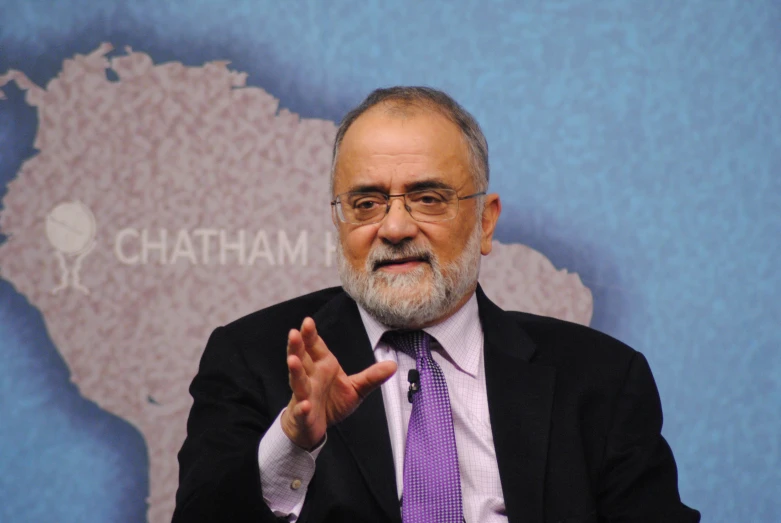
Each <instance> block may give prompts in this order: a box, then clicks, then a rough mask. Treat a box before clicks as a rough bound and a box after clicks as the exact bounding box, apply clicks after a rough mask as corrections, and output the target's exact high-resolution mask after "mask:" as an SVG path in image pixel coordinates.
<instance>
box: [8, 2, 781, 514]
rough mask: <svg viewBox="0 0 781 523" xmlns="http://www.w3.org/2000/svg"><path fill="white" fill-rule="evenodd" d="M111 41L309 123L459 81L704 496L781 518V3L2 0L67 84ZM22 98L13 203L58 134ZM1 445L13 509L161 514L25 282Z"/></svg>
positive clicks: (14, 122)
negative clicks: (214, 71)
mask: <svg viewBox="0 0 781 523" xmlns="http://www.w3.org/2000/svg"><path fill="white" fill-rule="evenodd" d="M102 41H110V42H112V43H113V44H114V45H115V47H116V48H121V47H122V46H123V45H130V46H132V47H133V48H134V49H136V50H139V51H144V52H146V53H149V54H150V55H151V56H152V57H153V58H154V60H155V61H157V62H160V61H168V60H176V61H182V62H184V63H186V64H190V65H199V64H201V63H203V62H205V61H208V60H216V59H229V60H231V61H232V67H234V68H235V69H237V70H241V71H246V72H248V73H249V80H248V83H249V84H250V85H256V86H260V87H263V88H264V89H266V90H267V91H268V92H270V93H271V94H273V95H274V96H276V97H277V98H279V99H280V100H281V105H282V106H283V107H287V108H289V109H291V110H292V111H294V112H297V113H299V114H301V115H302V116H305V117H319V118H327V119H331V120H338V119H339V118H340V117H341V116H342V115H343V114H344V113H345V112H346V111H347V110H348V108H350V107H351V106H352V105H354V104H356V103H358V102H359V101H360V100H361V98H362V97H363V96H365V94H367V93H368V92H369V91H370V90H371V89H373V88H375V87H377V86H383V85H391V84H428V85H433V86H436V87H440V88H443V89H445V90H447V91H449V92H450V93H451V94H452V95H453V96H454V97H455V98H456V99H457V100H459V101H460V102H462V103H463V105H465V106H466V107H467V109H469V110H470V111H472V112H473V113H474V114H475V116H476V117H477V118H478V120H479V121H480V122H481V123H482V125H483V127H484V130H485V132H486V134H487V136H488V140H489V143H490V146H491V161H492V168H493V170H492V173H493V174H492V182H491V185H492V189H493V190H494V191H497V192H499V193H500V194H501V195H502V198H503V201H504V209H505V210H504V215H503V216H502V219H501V221H500V225H499V231H498V236H499V239H500V240H502V241H504V242H519V243H525V244H527V245H530V246H531V247H534V248H535V249H537V250H539V251H541V252H542V253H544V254H545V255H546V256H548V257H549V258H550V259H551V260H552V261H553V262H554V264H555V265H556V266H558V267H566V268H568V269H570V270H571V271H575V272H577V273H579V274H580V275H581V277H582V279H583V281H584V282H585V283H586V285H588V286H589V287H590V288H591V289H592V291H593V293H594V301H595V303H594V309H595V315H594V320H593V326H595V327H596V328H598V329H600V330H603V331H605V332H608V333H609V334H612V335H614V336H616V337H618V338H620V339H622V340H623V341H625V342H627V343H629V344H630V345H632V346H634V347H635V348H637V349H638V350H641V351H642V352H644V353H645V354H646V356H647V357H648V359H649V360H650V362H651V365H652V368H653V369H654V372H655V375H656V378H657V382H658V385H659V389H660V392H661V395H662V401H663V404H664V407H665V414H666V416H665V429H664V434H665V436H666V437H667V438H668V440H669V441H670V443H671V446H672V447H673V450H674V452H675V454H676V457H677V460H678V466H679V474H680V488H681V494H682V497H683V499H684V500H685V501H686V502H687V503H688V504H690V505H692V506H694V507H697V508H699V509H700V510H702V512H703V515H704V518H703V520H704V521H714V522H734V521H752V522H768V523H769V522H778V521H781V498H779V496H778V494H779V492H781V415H779V413H781V352H780V351H781V328H780V325H781V275H780V274H781V271H779V270H778V260H779V259H781V3H779V2H778V0H751V1H746V0H676V1H673V0H658V1H647V0H645V1H640V0H638V1H635V0H600V1H593V0H588V1H586V0H557V1H547V2H543V1H524V2H518V1H513V2H510V1H507V2H498V1H494V2H488V1H483V2H476V1H475V2H467V1H458V2H456V1H453V2H441V3H436V2H379V1H362V2H357V1H347V0H340V1H331V2H317V1H311V2H298V1H294V2H267V1H258V0H253V1H249V0H247V1H243V2H242V1H222V2H220V1H216V0H205V1H204V0H202V1H199V2H194V1H184V0H169V1H166V2H157V1H152V0H138V1H135V2H132V3H129V4H128V5H125V4H124V3H123V2H117V1H109V0H103V1H101V2H93V1H88V0H82V1H70V2H55V1H41V0H37V1H36V0H1V1H0V73H2V72H5V71H6V70H7V69H9V68H16V69H20V70H22V71H24V72H25V73H26V74H27V75H28V76H29V77H30V78H31V79H32V80H34V81H35V82H36V83H38V84H39V85H45V84H46V83H47V81H48V80H50V79H51V78H53V77H54V76H55V75H56V74H57V73H58V71H59V69H60V66H61V64H62V61H63V60H64V59H65V58H68V57H71V56H72V55H73V54H75V53H86V52H88V51H91V50H93V49H94V48H95V47H97V45H98V44H99V43H100V42H102ZM6 92H7V93H8V94H9V99H8V100H6V101H2V102H0V184H1V185H0V186H2V192H3V194H4V193H5V186H6V184H7V183H8V182H9V181H10V180H12V179H13V178H14V177H15V176H16V173H17V171H18V169H19V167H20V165H21V163H22V162H23V161H24V160H25V159H26V158H28V157H29V156H30V155H31V154H33V153H34V151H33V149H32V141H33V138H34V136H35V130H36V125H37V122H36V116H35V111H34V109H32V108H29V107H28V106H27V105H26V104H25V103H24V100H23V95H22V93H21V92H20V91H18V90H17V89H16V88H15V87H9V88H7V89H6ZM204 342H205V340H204ZM0 449H1V450H0V520H2V521H62V522H66V521H73V522H77V521H78V522H84V521H117V522H120V521H128V522H129V521H140V520H143V518H144V514H145V512H146V507H145V501H144V498H145V496H146V494H147V492H148V488H149V487H148V480H147V467H148V464H147V459H148V458H147V455H146V450H145V445H144V441H143V439H142V438H141V435H140V434H139V433H138V432H137V431H136V430H135V429H133V428H132V427H131V426H130V425H128V424H126V423H125V422H123V421H122V420H120V419H117V418H115V417H113V416H111V415H109V414H107V413H105V412H103V411H101V410H100V409H98V408H97V407H96V406H95V405H94V404H92V403H90V402H88V401H86V400H84V399H83V398H81V397H80V396H79V395H78V393H77V392H76V389H75V388H74V387H73V386H72V385H71V384H70V383H69V379H68V372H67V369H66V367H65V364H64V362H63V360H62V359H61V358H60V356H59V355H58V353H57V351H56V348H55V347H54V346H53V345H52V343H51V341H50V339H49V338H48V336H47V334H46V331H45V327H44V324H43V321H42V318H41V316H40V313H39V312H38V311H37V310H36V309H35V308H34V307H33V306H32V305H30V304H29V303H28V302H27V301H26V300H25V299H24V297H23V296H21V295H19V294H18V293H16V291H15V290H14V289H13V287H12V286H11V285H10V284H9V283H8V282H5V281H0Z"/></svg>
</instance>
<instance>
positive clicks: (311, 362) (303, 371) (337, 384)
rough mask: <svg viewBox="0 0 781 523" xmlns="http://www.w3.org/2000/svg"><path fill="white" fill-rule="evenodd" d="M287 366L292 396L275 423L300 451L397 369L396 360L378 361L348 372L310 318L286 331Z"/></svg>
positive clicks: (310, 444)
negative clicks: (280, 426)
mask: <svg viewBox="0 0 781 523" xmlns="http://www.w3.org/2000/svg"><path fill="white" fill-rule="evenodd" d="M287 367H288V378H289V380H290V388H291V389H292V390H293V396H292V397H291V398H290V403H289V404H288V406H287V410H286V411H285V413H284V414H283V415H282V419H281V420H280V421H281V423H282V430H283V431H284V432H285V434H286V435H287V437H288V438H290V440H291V441H293V443H295V444H296V445H298V446H299V447H301V448H304V449H313V448H315V447H316V446H317V445H318V444H319V443H320V442H321V441H322V440H323V438H324V437H325V431H326V429H327V428H328V427H330V426H331V425H333V424H334V423H338V422H339V421H341V420H343V419H344V418H346V417H347V416H349V415H350V414H352V413H353V411H355V409H357V408H358V405H360V404H361V401H363V399H364V398H365V397H366V396H367V395H368V394H369V393H370V392H371V391H373V390H374V389H376V388H377V387H379V386H380V385H382V384H383V383H384V382H385V381H386V380H387V379H388V378H390V377H391V376H392V375H393V373H394V372H396V364H395V363H393V362H392V361H383V362H379V363H375V364H374V365H372V366H371V367H369V368H367V369H364V370H363V371H361V372H359V373H357V374H353V375H352V376H348V375H347V374H345V372H344V370H342V366H341V365H340V364H339V362H338V361H337V360H336V357H335V356H334V355H333V354H332V353H331V351H330V350H328V347H326V345H325V342H324V341H323V339H322V338H321V337H320V336H319V335H318V334H317V328H316V327H315V322H314V320H313V319H312V318H306V319H304V322H303V323H302V324H301V329H300V330H296V329H291V331H290V332H289V333H288V337H287Z"/></svg>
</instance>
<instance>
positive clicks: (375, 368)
mask: <svg viewBox="0 0 781 523" xmlns="http://www.w3.org/2000/svg"><path fill="white" fill-rule="evenodd" d="M395 373H396V363H394V362H392V361H381V362H379V363H375V364H374V365H372V366H371V367H369V368H367V369H364V370H362V371H361V372H359V373H358V374H353V375H352V376H350V381H352V384H353V387H355V392H357V393H358V395H359V396H360V397H361V398H365V397H366V396H367V395H368V394H369V393H370V392H372V391H373V390H374V389H376V388H377V387H379V386H380V385H382V384H383V383H385V382H386V381H388V379H389V378H390V377H391V376H393V375H394V374H395Z"/></svg>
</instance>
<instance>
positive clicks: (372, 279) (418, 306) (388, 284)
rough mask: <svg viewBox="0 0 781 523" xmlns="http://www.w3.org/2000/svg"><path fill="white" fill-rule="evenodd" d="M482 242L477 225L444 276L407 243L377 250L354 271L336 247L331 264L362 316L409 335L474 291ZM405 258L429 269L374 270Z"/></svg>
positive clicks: (421, 249)
mask: <svg viewBox="0 0 781 523" xmlns="http://www.w3.org/2000/svg"><path fill="white" fill-rule="evenodd" d="M481 236H482V228H481V227H480V223H479V222H478V224H477V226H476V227H475V230H474V231H473V232H472V234H471V235H470V236H469V239H468V240H467V243H466V245H465V246H464V250H463V252H462V253H461V255H460V256H459V257H458V258H456V259H455V260H454V261H453V262H451V263H449V264H448V265H447V266H446V267H445V268H446V270H444V271H443V267H442V266H441V264H440V262H439V259H438V258H437V255H436V254H435V253H434V252H433V251H432V250H431V249H430V248H429V247H427V246H418V245H414V244H412V243H411V242H410V241H404V242H401V243H399V244H396V245H391V244H386V243H382V244H380V245H378V246H377V247H375V248H373V249H372V250H371V252H369V256H368V257H367V259H366V265H365V267H364V269H363V270H362V271H359V270H355V269H353V267H352V266H351V265H350V263H349V262H348V261H347V260H346V259H345V256H344V250H343V248H342V243H341V241H340V242H338V243H337V248H336V258H337V262H338V267H339V277H340V278H341V280H342V287H344V290H345V291H346V292H347V294H349V295H350V296H351V297H352V299H354V300H355V301H356V303H358V305H360V306H361V307H363V308H364V309H365V310H366V312H368V313H369V314H371V315H372V316H373V317H374V318H375V319H376V320H377V321H379V322H380V323H382V324H384V325H387V326H388V327H392V328H396V329H400V328H403V329H410V328H418V327H421V326H423V325H427V324H430V323H432V322H433V321H435V320H438V319H440V318H442V317H444V316H445V315H447V314H448V313H450V312H453V309H454V308H455V306H456V305H458V302H460V301H461V299H462V298H463V297H464V296H466V295H467V294H468V293H470V292H472V291H473V290H474V288H475V286H476V285H477V276H478V274H479V272H480V256H481V253H480V238H481ZM407 257H420V258H423V259H426V260H427V261H428V263H423V264H421V265H420V266H418V267H416V268H415V269H413V270H412V271H410V272H407V273H404V274H391V273H387V272H383V271H379V270H377V267H378V263H380V262H382V261H387V260H394V259H400V258H407ZM445 273H447V275H445Z"/></svg>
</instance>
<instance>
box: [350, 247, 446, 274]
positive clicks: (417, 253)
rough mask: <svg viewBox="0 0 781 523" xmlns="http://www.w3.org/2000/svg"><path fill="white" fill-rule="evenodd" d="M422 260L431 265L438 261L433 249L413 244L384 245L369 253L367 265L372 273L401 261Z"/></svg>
mask: <svg viewBox="0 0 781 523" xmlns="http://www.w3.org/2000/svg"><path fill="white" fill-rule="evenodd" d="M409 259H414V260H420V261H424V262H426V263H428V264H431V262H432V261H433V260H435V259H436V257H435V255H434V253H433V252H432V251H431V249H429V248H427V247H424V246H422V245H415V244H413V243H411V242H402V243H397V244H388V243H383V244H380V245H378V246H377V247H375V248H374V249H372V250H371V252H370V253H369V256H368V258H367V259H366V264H367V266H368V267H369V269H371V270H372V271H376V270H377V269H379V268H380V267H382V266H383V265H387V264H389V263H394V262H398V261H401V260H409Z"/></svg>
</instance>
